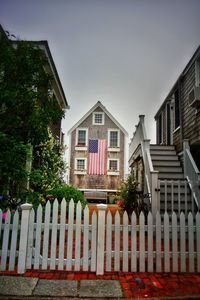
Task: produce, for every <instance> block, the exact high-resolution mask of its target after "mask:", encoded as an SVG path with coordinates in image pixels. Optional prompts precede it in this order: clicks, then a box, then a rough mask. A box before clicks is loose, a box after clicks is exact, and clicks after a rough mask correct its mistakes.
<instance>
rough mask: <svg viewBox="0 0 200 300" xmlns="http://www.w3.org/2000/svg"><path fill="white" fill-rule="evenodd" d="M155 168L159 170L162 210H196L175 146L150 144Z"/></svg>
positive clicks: (178, 211)
mask: <svg viewBox="0 0 200 300" xmlns="http://www.w3.org/2000/svg"><path fill="white" fill-rule="evenodd" d="M150 155H151V159H152V163H153V168H154V170H155V171H158V172H159V173H158V179H159V185H160V212H161V214H162V213H164V212H165V211H167V212H168V213H172V212H173V211H175V212H176V213H179V214H180V212H181V211H183V212H184V213H188V211H192V212H193V213H194V212H195V211H196V208H195V207H194V201H193V200H192V194H191V190H190V188H189V185H188V183H187V181H186V180H185V179H184V174H183V169H182V166H181V161H180V160H179V157H178V155H177V153H176V150H175V147H174V146H165V145H150Z"/></svg>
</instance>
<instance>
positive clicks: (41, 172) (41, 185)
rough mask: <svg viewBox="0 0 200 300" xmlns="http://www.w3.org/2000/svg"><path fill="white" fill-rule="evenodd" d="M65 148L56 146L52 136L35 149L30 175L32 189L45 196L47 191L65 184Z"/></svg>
mask: <svg viewBox="0 0 200 300" xmlns="http://www.w3.org/2000/svg"><path fill="white" fill-rule="evenodd" d="M63 150H64V149H63V146H61V145H56V143H55V141H54V139H53V137H52V136H51V134H50V135H49V140H48V141H46V142H45V143H43V144H40V145H38V146H36V147H35V148H34V159H33V167H32V171H31V174H30V183H31V188H32V189H33V190H35V191H37V192H40V193H41V194H43V195H45V193H46V191H48V190H50V189H53V188H54V187H55V186H58V185H60V184H62V183H63V175H64V174H63V173H64V171H65V163H64V161H63V159H62V155H63Z"/></svg>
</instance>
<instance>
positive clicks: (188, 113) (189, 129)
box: [156, 63, 200, 152]
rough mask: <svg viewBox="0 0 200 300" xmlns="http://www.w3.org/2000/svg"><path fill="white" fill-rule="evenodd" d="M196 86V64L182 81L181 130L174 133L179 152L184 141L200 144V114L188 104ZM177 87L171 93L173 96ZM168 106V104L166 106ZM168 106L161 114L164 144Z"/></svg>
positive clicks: (174, 142)
mask: <svg viewBox="0 0 200 300" xmlns="http://www.w3.org/2000/svg"><path fill="white" fill-rule="evenodd" d="M194 85H195V63H193V64H192V65H191V67H190V68H189V69H188V71H187V73H186V74H184V76H183V77H182V78H181V79H180V120H181V121H180V122H181V123H180V129H177V130H175V131H174V133H173V144H174V145H175V146H176V150H177V151H178V152H181V151H182V147H183V139H189V142H190V145H192V144H200V112H199V111H198V112H197V111H196V109H195V108H193V107H191V106H190V105H189V103H188V94H189V92H190V91H191V89H192V88H193V87H194ZM174 90H175V87H174V88H173V90H172V91H171V93H170V94H171V95H172V94H173V92H174ZM166 105H167V104H166ZM166 105H164V106H163V108H162V110H161V112H162V113H163V115H164V120H165V121H164V124H163V142H164V143H165V142H166V139H167V129H166V119H165V115H166ZM158 117H159V116H157V118H156V130H157V142H158V132H159V126H158Z"/></svg>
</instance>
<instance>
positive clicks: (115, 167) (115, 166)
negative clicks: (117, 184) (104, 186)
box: [107, 158, 119, 176]
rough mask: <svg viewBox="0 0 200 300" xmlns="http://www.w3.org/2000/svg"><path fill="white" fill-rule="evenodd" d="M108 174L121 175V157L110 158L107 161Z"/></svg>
mask: <svg viewBox="0 0 200 300" xmlns="http://www.w3.org/2000/svg"><path fill="white" fill-rule="evenodd" d="M107 168H108V171H107V175H111V176H112V175H113V176H117V175H119V159H113V158H109V159H108V162H107Z"/></svg>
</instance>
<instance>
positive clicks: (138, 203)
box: [119, 174, 148, 218]
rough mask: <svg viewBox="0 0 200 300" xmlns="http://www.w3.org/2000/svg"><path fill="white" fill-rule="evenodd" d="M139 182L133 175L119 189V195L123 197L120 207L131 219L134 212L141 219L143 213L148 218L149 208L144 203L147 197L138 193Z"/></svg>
mask: <svg viewBox="0 0 200 300" xmlns="http://www.w3.org/2000/svg"><path fill="white" fill-rule="evenodd" d="M137 187H138V182H137V181H136V179H135V176H134V175H133V174H131V175H129V176H128V178H127V179H126V180H125V181H123V182H122V184H121V187H120V189H119V194H120V196H121V199H122V201H121V203H120V206H121V207H122V209H123V210H124V211H126V212H127V214H128V216H129V218H130V217H131V214H132V212H133V211H134V212H135V213H136V215H137V217H139V215H140V213H141V211H143V213H144V214H145V216H147V214H148V206H147V204H146V203H145V202H144V198H145V195H143V194H141V193H138V190H137Z"/></svg>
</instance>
